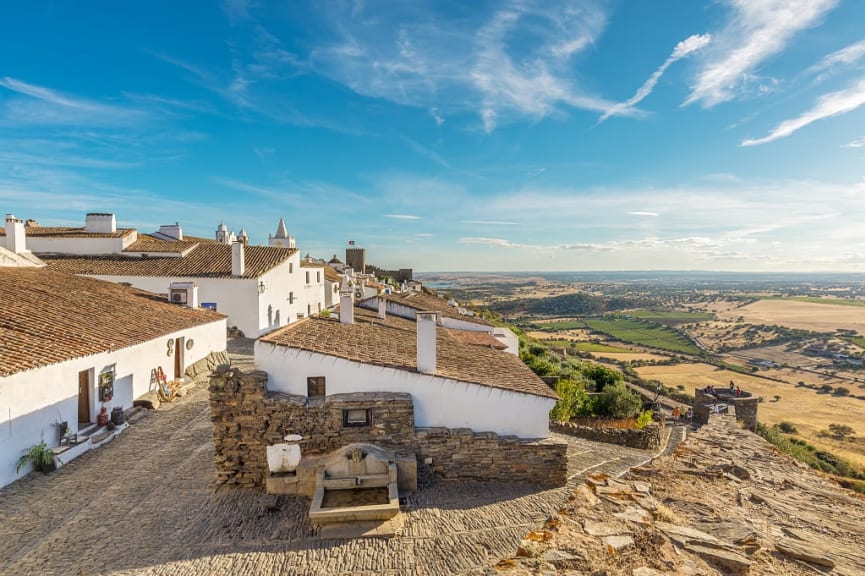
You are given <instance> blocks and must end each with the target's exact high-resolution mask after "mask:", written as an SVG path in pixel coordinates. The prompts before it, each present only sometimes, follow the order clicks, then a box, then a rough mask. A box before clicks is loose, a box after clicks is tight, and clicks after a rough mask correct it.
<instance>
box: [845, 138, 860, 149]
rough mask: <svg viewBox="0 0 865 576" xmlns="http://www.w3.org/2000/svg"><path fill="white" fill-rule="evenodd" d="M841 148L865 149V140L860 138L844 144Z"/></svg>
mask: <svg viewBox="0 0 865 576" xmlns="http://www.w3.org/2000/svg"><path fill="white" fill-rule="evenodd" d="M841 148H865V138H859V139H858V140H853V141H852V142H848V143H847V144H842V145H841Z"/></svg>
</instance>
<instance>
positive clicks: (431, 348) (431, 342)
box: [417, 312, 439, 374]
mask: <svg viewBox="0 0 865 576" xmlns="http://www.w3.org/2000/svg"><path fill="white" fill-rule="evenodd" d="M438 316H439V313H438V312H418V313H417V371H418V372H420V373H422V374H435V372H436V325H437V324H438Z"/></svg>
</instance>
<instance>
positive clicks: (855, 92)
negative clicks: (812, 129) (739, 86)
mask: <svg viewBox="0 0 865 576" xmlns="http://www.w3.org/2000/svg"><path fill="white" fill-rule="evenodd" d="M862 104H865V78H862V79H860V80H859V82H857V83H856V84H855V85H853V86H851V87H850V88H847V89H846V90H839V91H837V92H831V93H829V94H824V95H823V96H820V97H819V98H818V99H817V103H816V104H815V105H814V107H813V108H811V109H810V110H808V111H807V112H805V113H803V114H801V115H799V116H797V117H796V118H791V119H790V120H785V121H783V122H781V123H780V124H778V125H777V126H776V127H775V129H774V130H772V132H770V133H769V135H768V136H764V137H763V138H754V139H749V140H744V141H743V142H742V144H741V145H742V146H757V145H759V144H766V143H767V142H772V141H773V140H777V139H779V138H784V137H786V136H789V135H790V134H792V133H794V132H796V131H797V130H799V129H801V128H804V127H805V126H807V125H808V124H811V123H812V122H816V121H818V120H822V119H824V118H829V117H832V116H838V115H840V114H846V113H848V112H852V111H853V110H855V109H857V108H858V107H860V106H862Z"/></svg>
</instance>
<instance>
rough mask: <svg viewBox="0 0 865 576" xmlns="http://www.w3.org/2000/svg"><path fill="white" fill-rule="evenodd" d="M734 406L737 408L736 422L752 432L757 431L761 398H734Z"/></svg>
mask: <svg viewBox="0 0 865 576" xmlns="http://www.w3.org/2000/svg"><path fill="white" fill-rule="evenodd" d="M731 402H732V403H733V406H735V407H736V420H739V421H740V422H742V424H743V425H744V426H745V428H747V429H748V430H750V431H751V432H756V431H757V406H758V405H759V404H760V399H759V398H756V397H754V398H733V400H731Z"/></svg>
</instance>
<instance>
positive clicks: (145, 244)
mask: <svg viewBox="0 0 865 576" xmlns="http://www.w3.org/2000/svg"><path fill="white" fill-rule="evenodd" d="M197 245H198V242H196V241H194V240H179V241H169V240H162V239H161V238H156V237H154V236H151V235H149V234H145V235H143V236H139V237H138V240H136V241H135V242H133V243H132V244H130V245H129V246H127V247H126V248H125V249H124V250H123V251H124V252H163V253H172V254H179V253H183V252H186V251H187V250H189V249H190V248H192V247H194V246H197Z"/></svg>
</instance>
